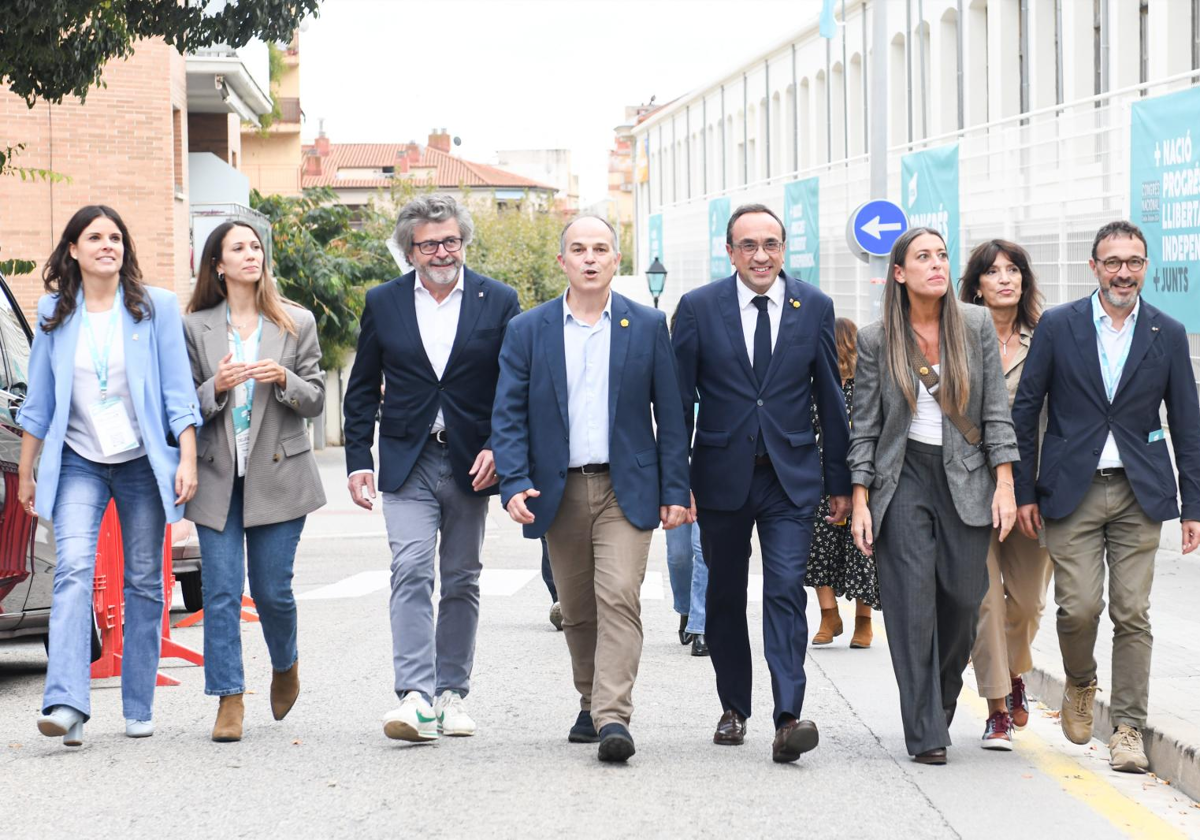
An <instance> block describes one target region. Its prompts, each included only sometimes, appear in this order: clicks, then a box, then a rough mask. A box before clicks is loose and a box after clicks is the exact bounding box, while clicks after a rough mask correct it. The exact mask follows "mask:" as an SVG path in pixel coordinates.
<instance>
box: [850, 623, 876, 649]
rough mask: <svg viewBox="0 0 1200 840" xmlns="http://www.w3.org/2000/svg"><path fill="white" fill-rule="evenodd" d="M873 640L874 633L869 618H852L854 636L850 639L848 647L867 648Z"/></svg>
mask: <svg viewBox="0 0 1200 840" xmlns="http://www.w3.org/2000/svg"><path fill="white" fill-rule="evenodd" d="M874 638H875V631H874V630H872V629H871V616H869V615H856V616H854V635H853V636H851V637H850V647H852V648H869V647H870V646H871V640H872V639H874Z"/></svg>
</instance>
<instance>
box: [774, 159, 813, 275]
mask: <svg viewBox="0 0 1200 840" xmlns="http://www.w3.org/2000/svg"><path fill="white" fill-rule="evenodd" d="M820 187H821V181H820V179H819V178H805V179H804V180H803V181H793V182H792V183H790V184H784V187H783V227H784V230H786V231H787V260H786V261H785V262H784V264H783V267H784V270H785V271H787V273H788V275H789V276H791V277H795V278H796V279H797V280H803V281H804V282H805V283H812V284H813V285H814V286H820V285H821V237H820V232H819V228H818V225H819V224H820V220H819V218H818V215H817V214H818V211H819V210H820V206H821V204H820Z"/></svg>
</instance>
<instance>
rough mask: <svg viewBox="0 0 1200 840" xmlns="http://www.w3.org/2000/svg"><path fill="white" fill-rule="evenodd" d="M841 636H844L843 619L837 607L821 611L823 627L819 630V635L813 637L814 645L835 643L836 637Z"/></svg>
mask: <svg viewBox="0 0 1200 840" xmlns="http://www.w3.org/2000/svg"><path fill="white" fill-rule="evenodd" d="M840 635H842V617H841V615H839V614H838V611H837V607H830V608H829V609H827V610H821V626H820V627H819V628H818V629H817V634H816V635H815V636H813V638H812V643H813V644H814V645H827V644H829V643H830V642H832V641H833V637H834V636H840Z"/></svg>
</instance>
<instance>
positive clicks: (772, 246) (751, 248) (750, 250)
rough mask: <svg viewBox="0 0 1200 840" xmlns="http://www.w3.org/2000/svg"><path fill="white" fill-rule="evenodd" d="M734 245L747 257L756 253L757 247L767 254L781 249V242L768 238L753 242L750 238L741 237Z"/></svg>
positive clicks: (775, 252) (776, 252)
mask: <svg viewBox="0 0 1200 840" xmlns="http://www.w3.org/2000/svg"><path fill="white" fill-rule="evenodd" d="M734 247H736V248H737V249H738V250H739V251H741V252H742V253H743V254H745V255H746V256H747V257H752V256H754V255H755V254H757V253H758V249H759V248H762V249H763V250H764V251H766V252H767V253H768V254H778V253H779V252H780V251H782V250H783V243H782V242H780V241H779V240H778V239H768V240H767V241H766V242H754V241H752V240H750V239H743V240H742V241H741V242H739V243H737V245H736V246H734Z"/></svg>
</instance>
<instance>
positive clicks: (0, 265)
mask: <svg viewBox="0 0 1200 840" xmlns="http://www.w3.org/2000/svg"><path fill="white" fill-rule="evenodd" d="M35 268H37V263H35V262H34V261H33V260H0V274H3V275H4V276H5V277H15V276H17V275H18V274H29V273H30V272H32V271H33V270H34V269H35Z"/></svg>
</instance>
